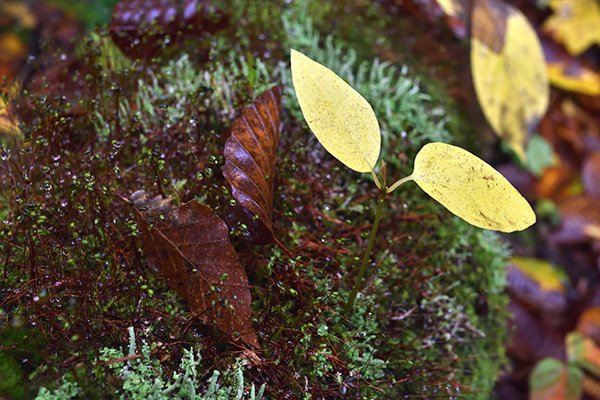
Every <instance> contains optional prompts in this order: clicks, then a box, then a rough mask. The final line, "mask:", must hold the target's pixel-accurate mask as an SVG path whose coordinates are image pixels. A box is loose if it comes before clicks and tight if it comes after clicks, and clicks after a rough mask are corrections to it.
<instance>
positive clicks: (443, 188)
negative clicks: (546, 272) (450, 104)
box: [411, 143, 535, 232]
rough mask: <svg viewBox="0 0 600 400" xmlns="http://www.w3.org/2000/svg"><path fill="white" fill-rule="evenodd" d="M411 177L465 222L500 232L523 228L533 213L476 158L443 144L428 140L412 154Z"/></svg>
mask: <svg viewBox="0 0 600 400" xmlns="http://www.w3.org/2000/svg"><path fill="white" fill-rule="evenodd" d="M411 178H412V179H413V180H414V181H415V182H416V183H417V185H419V186H420V187H421V189H423V190H424V191H425V192H426V193H427V194H429V195H430V196H431V197H433V198H434V199H436V200H437V201H439V202H440V203H441V204H442V205H443V206H444V207H446V208H447V209H448V210H450V211H451V212H452V213H454V214H456V215H457V216H459V217H460V218H462V219H464V220H465V221H467V222H468V223H470V224H472V225H475V226H478V227H480V228H485V229H493V230H497V231H502V232H513V231H520V230H523V229H525V228H527V227H529V226H530V225H532V224H534V223H535V214H534V212H533V210H532V209H531V206H530V205H529V203H527V201H526V200H525V199H524V198H523V196H521V194H520V193H519V192H518V191H517V190H516V189H515V188H514V187H513V186H512V185H511V184H510V182H508V181H507V180H506V178H504V177H503V176H502V174H500V173H499V172H498V171H496V170H495V169H494V168H492V167H491V166H490V165H489V164H487V163H486V162H485V161H483V160H481V159H480V158H479V157H477V156H475V155H473V154H471V153H469V152H468V151H466V150H464V149H461V148H460V147H456V146H452V145H449V144H445V143H428V144H426V145H425V146H423V148H422V149H421V150H420V151H419V153H418V154H417V156H416V157H415V167H414V171H413V173H412V175H411Z"/></svg>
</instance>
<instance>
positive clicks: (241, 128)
mask: <svg viewBox="0 0 600 400" xmlns="http://www.w3.org/2000/svg"><path fill="white" fill-rule="evenodd" d="M280 104H281V89H280V88H279V87H275V88H272V89H270V90H268V91H266V92H265V93H263V94H262V95H261V96H259V97H258V98H257V99H256V100H255V101H254V102H253V103H252V104H251V105H250V106H248V107H246V108H244V110H243V111H242V113H241V114H240V115H239V116H238V117H237V118H236V120H235V121H234V123H233V128H232V131H231V136H230V137H229V139H227V142H226V143H225V166H224V167H223V175H224V176H225V179H227V182H229V184H230V185H231V188H232V191H233V197H235V199H236V200H237V201H238V202H239V203H240V204H241V205H242V206H243V207H244V208H246V209H247V210H249V211H251V212H252V213H253V214H254V215H256V216H257V217H258V219H259V220H260V221H261V222H262V223H263V224H264V226H265V227H266V228H267V229H268V230H269V232H270V233H271V235H272V233H273V224H272V219H271V218H272V216H271V214H272V212H273V179H274V176H275V158H276V151H277V141H278V139H279V108H280ZM269 239H270V238H269Z"/></svg>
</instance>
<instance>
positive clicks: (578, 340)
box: [566, 332, 600, 377]
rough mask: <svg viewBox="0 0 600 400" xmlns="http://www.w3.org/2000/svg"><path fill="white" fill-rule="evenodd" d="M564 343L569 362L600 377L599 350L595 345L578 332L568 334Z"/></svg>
mask: <svg viewBox="0 0 600 400" xmlns="http://www.w3.org/2000/svg"><path fill="white" fill-rule="evenodd" d="M566 343H567V355H568V357H569V361H570V362H572V363H573V364H576V365H578V366H580V367H581V368H583V369H585V370H586V371H588V372H590V373H592V374H594V375H595V376H597V377H600V348H599V347H598V346H596V343H594V341H593V340H592V339H590V338H589V337H585V336H583V335H582V334H581V333H579V332H571V333H569V334H568V335H567V339H566Z"/></svg>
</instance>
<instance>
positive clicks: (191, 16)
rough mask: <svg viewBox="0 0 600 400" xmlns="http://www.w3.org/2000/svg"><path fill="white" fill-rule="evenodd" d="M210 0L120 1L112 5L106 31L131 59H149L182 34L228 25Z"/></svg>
mask: <svg viewBox="0 0 600 400" xmlns="http://www.w3.org/2000/svg"><path fill="white" fill-rule="evenodd" d="M212 3H213V2H211V1H209V0H184V1H164V0H121V1H120V2H119V3H118V4H117V5H116V6H115V8H114V10H113V15H112V21H111V23H110V27H109V31H110V34H111V37H112V38H113V40H114V42H115V43H116V44H117V46H119V48H120V49H121V50H122V51H123V52H124V53H125V54H127V55H128V56H129V57H132V58H141V59H149V58H152V57H154V56H156V55H157V54H158V53H159V52H160V50H161V48H163V47H164V46H166V44H167V43H166V42H165V40H166V39H167V38H168V44H169V45H170V46H172V45H173V43H174V42H178V41H180V40H181V39H182V38H183V37H198V36H201V35H202V34H204V33H207V32H209V33H212V32H216V31H218V30H220V29H222V28H224V27H225V26H226V25H227V18H226V17H225V14H224V13H223V12H222V11H221V10H220V9H218V8H217V7H216V6H214V5H213V4H212Z"/></svg>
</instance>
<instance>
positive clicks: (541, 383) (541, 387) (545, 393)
mask: <svg viewBox="0 0 600 400" xmlns="http://www.w3.org/2000/svg"><path fill="white" fill-rule="evenodd" d="M529 386H530V396H529V399H530V400H580V399H581V394H582V393H581V392H582V389H583V373H582V372H581V370H580V369H579V368H576V367H574V366H571V365H565V364H563V363H562V362H561V361H560V360H557V359H556V358H551V357H548V358H544V359H543V360H542V361H540V362H539V363H538V364H537V365H536V366H535V368H534V369H533V371H532V373H531V375H530V376H529Z"/></svg>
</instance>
